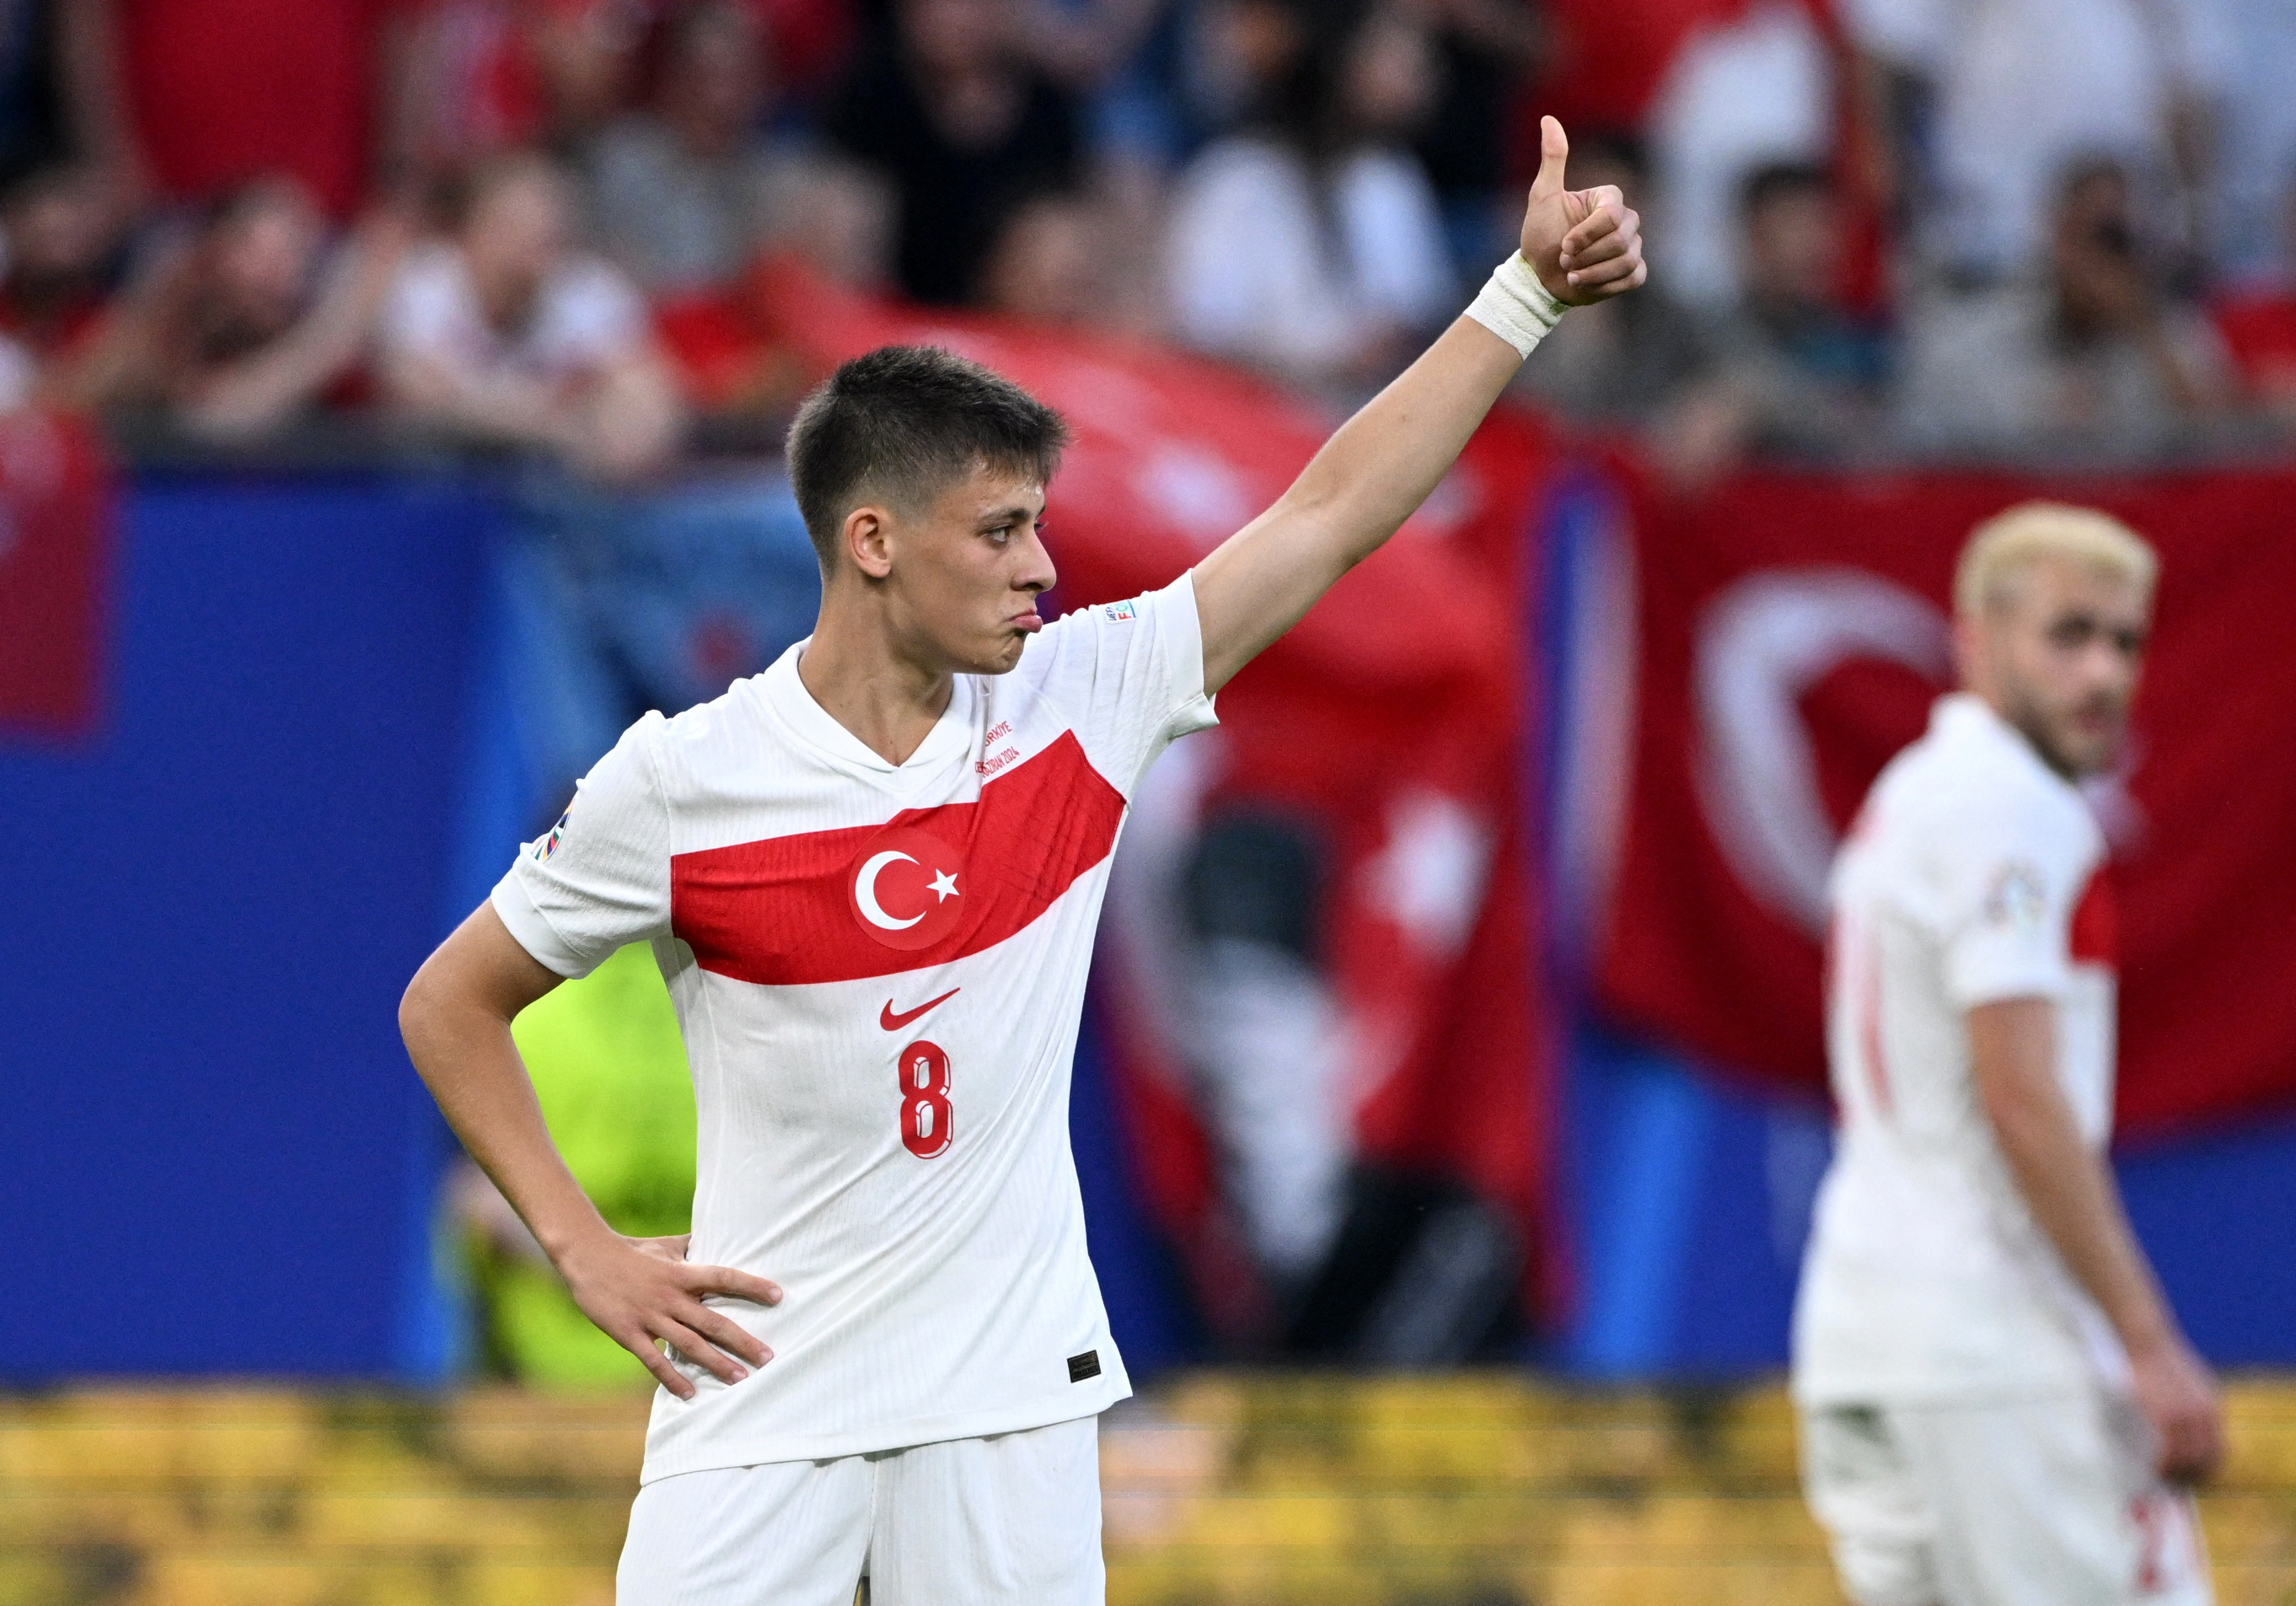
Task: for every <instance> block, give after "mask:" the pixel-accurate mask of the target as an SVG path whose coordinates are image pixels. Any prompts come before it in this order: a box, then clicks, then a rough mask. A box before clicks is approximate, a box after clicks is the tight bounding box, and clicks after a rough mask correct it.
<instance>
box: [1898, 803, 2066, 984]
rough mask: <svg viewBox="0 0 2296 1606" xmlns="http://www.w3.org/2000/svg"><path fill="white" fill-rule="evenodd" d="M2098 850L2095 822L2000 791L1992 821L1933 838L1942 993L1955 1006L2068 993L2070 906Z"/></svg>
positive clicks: (2064, 810) (2059, 808)
mask: <svg viewBox="0 0 2296 1606" xmlns="http://www.w3.org/2000/svg"><path fill="white" fill-rule="evenodd" d="M2101 848H2102V844H2101V842H2100V841H2099V839H2098V836H2097V832H2096V829H2095V826H2094V825H2093V824H2091V823H2090V822H2089V821H2088V820H2087V819H2085V818H2082V817H2080V816H2079V815H2078V814H2076V813H2074V812H2073V811H2072V809H2071V808H2065V807H2057V806H2053V804H2052V802H2051V800H2047V799H2043V798H2015V799H2005V800H2003V806H2002V807H2001V809H2000V811H1998V813H1997V815H1996V816H1995V817H1994V818H1993V819H1989V820H1984V821H1981V822H1972V823H1970V824H1968V825H1967V826H1966V827H1965V828H1964V829H1961V830H1958V831H1956V832H1955V833H1953V834H1952V836H1951V837H1950V839H1948V840H1945V841H1940V842H1939V843H1937V844H1934V845H1933V847H1932V852H1934V853H1935V854H1936V855H1937V859H1936V864H1937V868H1938V870H1939V880H1940V883H1941V888H1940V890H1942V891H1943V893H1944V894H1945V902H1944V906H1943V910H1942V912H1943V914H1944V916H1945V928H1944V930H1943V932H1942V933H1941V934H1940V935H1941V936H1942V938H1943V948H1944V959H1945V965H1944V969H1945V985H1946V992H1947V993H1948V995H1949V996H1950V997H1951V999H1952V1000H1953V1001H1954V1003H1955V1004H1956V1006H1957V1007H1959V1008H1961V1009H1971V1008H1973V1007H1974V1006H1976V1005H1978V1004H1983V1003H1991V1002H1994V1001H1997V1000H2000V999H2005V998H2054V997H2056V996H2058V995H2060V994H2062V992H2064V991H2065V988H2066V986H2067V984H2069V983H2070V982H2071V979H2072V959H2071V924H2072V916H2073V910H2074V907H2075V906H2076V905H2077V904H2078V903H2079V901H2080V896H2081V893H2082V891H2083V889H2084V888H2085V887H2086V886H2087V882H2088V877H2089V874H2090V872H2091V871H2092V870H2093V869H2095V865H2096V861H2097V858H2098V856H2099V853H2100V852H2101Z"/></svg>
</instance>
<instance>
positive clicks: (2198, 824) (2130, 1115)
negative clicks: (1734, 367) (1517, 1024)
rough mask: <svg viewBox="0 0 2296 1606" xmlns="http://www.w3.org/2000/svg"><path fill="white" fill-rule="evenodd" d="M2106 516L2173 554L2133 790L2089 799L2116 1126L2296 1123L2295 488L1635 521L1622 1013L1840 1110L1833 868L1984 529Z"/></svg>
mask: <svg viewBox="0 0 2296 1606" xmlns="http://www.w3.org/2000/svg"><path fill="white" fill-rule="evenodd" d="M2033 497H2048V498H2053V499H2056V500H2062V501H2071V502H2077V503H2084V504H2088V505H2092V506H2096V507H2103V508H2105V509H2106V510H2108V511H2110V512H2112V513H2113V514H2115V515H2118V516H2120V518H2122V519H2125V520H2126V521H2128V523H2129V524H2130V525H2131V526H2133V527H2134V528H2135V529H2136V530H2137V531H2141V532H2142V533H2143V534H2144V535H2145V536H2146V537H2147V538H2148V539H2151V540H2152V541H2153V543H2154V545H2155V546H2156V547H2158V548H2159V549H2160V553H2161V591H2160V598H2159V605H2158V614H2157V620H2156V629H2155V634H2154V636H2153V646H2152V649H2151V652H2150V655H2149V657H2148V661H2147V664H2146V668H2145V678H2144V685H2143V688H2142V690H2141V692H2140V695H2139V696H2138V700H2137V704H2136V716H2135V727H2134V737H2135V739H2134V741H2133V743H2132V745H2131V750H2130V752H2129V754H2128V756H2127V758H2126V760H2125V762H2124V764H2123V766H2122V769H2121V770H2120V772H2119V773H2117V774H2115V775H2112V776H2111V777H2107V778H2103V779H2101V780H2100V781H2098V782H2097V783H2095V784H2094V785H2093V786H2092V787H2091V788H2090V793H2091V799H2092V802H2093V803H2095V806H2096V807H2097V810H2098V814H2099V819H2100V822H2101V823H2102V824H2103V827H2104V829H2105V832H2106V835H2107V836H2108V837H2109V838H2110V839H2111V840H2112V844H2113V852H2114V865H2113V873H2114V877H2115V882H2116V886H2117V891H2118V899H2119V905H2120V975H2121V1047H2122V1053H2121V1077H2120V1116H2121V1119H2122V1123H2123V1130H2124V1131H2125V1132H2133V1133H2143V1132H2164V1131H2169V1130H2175V1129H2178V1128H2185V1127H2191V1126H2194V1125H2198V1124H2204V1123H2208V1122H2211V1121H2216V1120H2219V1119H2222V1118H2225V1117H2229V1116H2236V1115H2239V1114H2241V1113H2243V1112H2247V1111H2251V1110H2254V1109H2258V1108H2263V1107H2266V1106H2267V1105H2272V1104H2276V1103H2286V1102H2288V1101H2290V1100H2292V1099H2296V987H2292V986H2291V985H2290V977H2292V976H2296V918H2292V916H2291V915H2290V912H2289V911H2290V910H2291V909H2292V907H2296V830H2292V828H2291V822H2292V821H2296V696H2291V695H2290V688H2291V687H2292V686H2296V628H2292V627H2291V625H2290V622H2289V615H2288V609H2289V599H2290V598H2292V597H2296V542H2292V541H2291V540H2290V539H2289V538H2288V509H2289V507H2291V506H2296V472H2291V471H2286V470H2275V471H2262V470H2256V471H2239V472H2220V473H2208V474H2197V473H2196V474H2179V475H2173V476H2162V477H2154V478H2146V479H2141V480H2120V481H2111V482H2092V481H2082V482H2071V483H2043V482H2028V481H2024V480H2020V479H2016V478H2013V477H2007V476H1995V475H1983V476H1980V475H1943V474H1939V475H1919V476H1899V477H1882V478H1876V477H1874V476H1870V475H1869V476H1865V477H1861V478H1859V479H1857V480H1854V481H1853V480H1849V479H1845V478H1840V477H1831V476H1822V475H1797V474H1755V475H1750V476H1747V477H1744V478H1741V479H1739V480H1737V481H1735V482H1731V483H1729V484H1726V485H1725V486H1723V487H1721V488H1720V489H1718V490H1716V491H1714V492H1713V493H1711V494H1710V495H1707V496H1704V497H1702V498H1697V499H1695V500H1691V501H1677V500H1671V499H1668V498H1662V497H1661V496H1659V495H1657V494H1655V493H1654V492H1652V491H1651V490H1649V489H1648V488H1646V487H1644V488H1641V489H1638V490H1636V492H1635V493H1634V494H1633V495H1632V496H1631V497H1630V498H1629V504H1630V507H1631V509H1632V512H1631V523H1632V525H1633V539H1632V547H1633V551H1634V570H1635V574H1636V581H1635V586H1634V589H1635V592H1636V598H1637V607H1636V614H1637V619H1636V638H1637V647H1636V659H1637V667H1636V685H1635V690H1634V696H1635V701H1636V716H1635V726H1636V729H1635V735H1634V738H1633V742H1632V754H1633V757H1632V763H1633V767H1634V768H1633V778H1632V782H1631V786H1630V787H1629V788H1628V794H1627V796H1628V803H1627V805H1626V819H1625V821H1624V826H1623V831H1622V834H1621V837H1620V848H1619V858H1618V862H1617V866H1616V869H1615V873H1614V877H1613V879H1612V883H1611V897H1610V900H1609V903H1608V908H1607V911H1606V915H1605V917H1604V926H1603V935H1602V937H1601V939H1600V946H1599V949H1598V959H1597V967H1596V978H1595V979H1596V990H1597V993H1598V996H1599V999H1600V1001H1601V1002H1602V1004H1603V1008H1604V1009H1605V1010H1606V1012H1607V1013H1608V1014H1609V1015H1611V1017H1614V1018H1616V1019H1617V1020H1619V1021H1620V1023H1621V1024H1624V1025H1628V1026H1631V1027H1634V1028H1637V1029H1641V1030H1644V1031H1647V1032H1650V1033H1652V1034H1656V1035H1658V1036H1660V1037H1661V1038H1664V1039H1666V1040H1669V1041H1670V1042H1674V1043H1675V1044H1677V1045H1678V1046H1680V1047H1682V1048H1684V1049H1685V1050H1689V1051H1691V1052H1693V1053H1694V1054H1696V1055H1698V1056H1700V1057H1702V1058H1704V1059H1706V1060H1708V1061H1710V1062H1711V1063H1712V1064H1714V1065H1716V1066H1717V1067H1724V1068H1726V1069H1731V1070H1734V1071H1738V1072H1743V1073H1745V1074H1748V1075H1753V1076H1756V1077H1759V1078H1763V1079H1767V1080H1769V1081H1772V1082H1774V1083H1783V1084H1786V1085H1791V1086H1795V1087H1800V1088H1804V1089H1813V1090H1814V1089H1817V1088H1821V1087H1822V1086H1823V1085H1824V1078H1825V1058H1824V1046H1823V1042H1822V1036H1821V1020H1820V1001H1819V973H1820V964H1821V952H1820V934H1821V932H1822V930H1823V928H1824V912H1823V911H1824V896H1825V873H1826V868H1827V864H1828V861H1829V860H1830V858H1831V855H1832V852H1833V844H1834V843H1835V840H1836V838H1837V837H1838V835H1839V833H1840V831H1841V828H1843V826H1844V825H1845V824H1846V822H1847V821H1848V819H1849V817H1850V815H1851V813H1852V812H1853V811H1854V810H1855V809H1856V808H1857V803H1858V802H1859V800H1860V799H1861V798H1862V797H1863V795H1864V794H1865V791H1866V787H1868V786H1869V785H1870V784H1871V782H1872V781H1873V778H1874V776H1875V774H1876V773H1878V771H1879V770H1880V769H1881V767H1882V764H1883V763H1884V762H1887V760H1888V759H1889V757H1890V755H1891V754H1893V753H1895V752H1896V751H1897V750H1898V748H1899V747H1900V746H1902V745H1905V744H1906V743H1907V742H1908V741H1910V740H1912V739H1913V738H1914V737H1915V736H1916V735H1918V734H1919V733H1920V731H1921V729H1922V728H1923V722H1924V721H1925V720H1926V718H1927V708H1928V704H1929V703H1930V701H1931V698H1932V697H1933V696H1935V695H1936V694H1937V693H1938V692H1939V690H1940V689H1941V688H1944V687H1945V686H1946V685H1947V684H1948V680H1949V677H1950V659H1949V642H1948V590H1949V586H1950V576H1951V572H1952V567H1953V564H1954V561H1955V559H1956V556H1958V554H1959V551H1960V548H1961V545H1962V542H1963V541H1964V539H1965V538H1966V537H1967V535H1968V533H1969V531H1970V530H1971V528H1972V526H1973V525H1974V524H1976V523H1978V521H1980V519H1983V518H1985V517H1986V516H1988V515H1991V514H1993V513H1996V512H1998V511H2000V510H2001V509H2002V508H2004V507H2008V506H2010V505H2012V504H2013V503H2016V502H2019V501H2023V500H2026V499H2028V498H2033Z"/></svg>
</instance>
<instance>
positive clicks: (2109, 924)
mask: <svg viewBox="0 0 2296 1606" xmlns="http://www.w3.org/2000/svg"><path fill="white" fill-rule="evenodd" d="M2067 946H2068V947H2070V948H2071V951H2072V960H2073V963H2074V964H2076V965H2103V966H2107V967H2111V966H2113V965H2116V964H2118V963H2119V962H2120V918H2119V916H2118V915H2117V914H2116V912H2115V911H2114V908H2113V902H2112V877H2111V876H2110V875H2108V874H2106V869H2105V867H2104V866H2103V865H2102V864H2100V865H2098V866H2097V867H2096V869H2095V871H2094V872H2093V873H2092V874H2091V875H2090V876H2089V878H2088V885H2087V886H2085V887H2083V888H2082V889H2081V895H2080V902H2078V903H2076V904H2074V905H2073V918H2072V928H2071V932H2070V933H2069V934H2068V937H2067Z"/></svg>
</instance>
